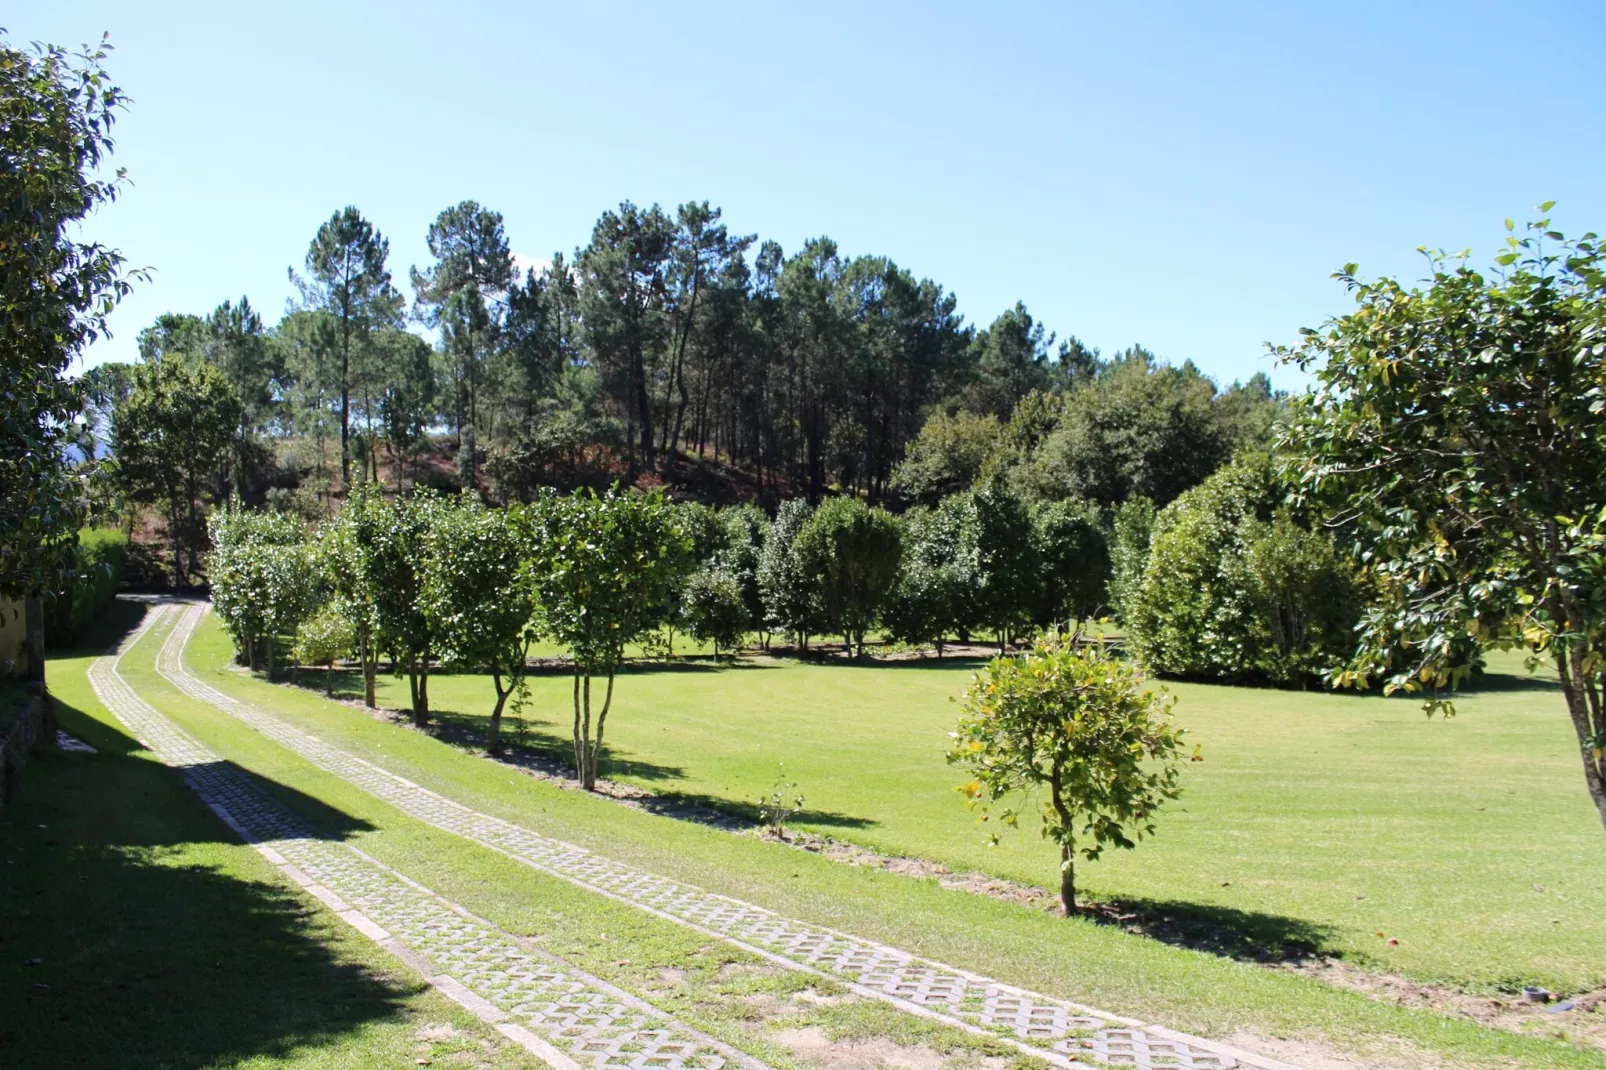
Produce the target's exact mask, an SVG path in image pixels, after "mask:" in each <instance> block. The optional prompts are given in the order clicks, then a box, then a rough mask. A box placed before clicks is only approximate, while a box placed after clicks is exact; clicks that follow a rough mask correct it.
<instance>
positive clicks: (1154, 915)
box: [1078, 898, 1336, 965]
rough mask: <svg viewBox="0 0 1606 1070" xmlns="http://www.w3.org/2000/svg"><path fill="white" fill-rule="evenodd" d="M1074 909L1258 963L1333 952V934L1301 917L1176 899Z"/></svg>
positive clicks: (1116, 901) (1287, 961)
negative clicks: (1330, 948) (1331, 946)
mask: <svg viewBox="0 0 1606 1070" xmlns="http://www.w3.org/2000/svg"><path fill="white" fill-rule="evenodd" d="M1078 913H1079V914H1080V915H1081V916H1082V917H1084V918H1087V919H1089V920H1091V921H1094V922H1097V923H1099V924H1101V925H1110V926H1114V927H1117V928H1121V929H1124V930H1126V931H1127V932H1130V933H1139V934H1141V935H1143V936H1147V937H1149V938H1150V939H1152V940H1158V941H1159V942H1161V943H1164V944H1170V945H1172V946H1173V947H1185V948H1188V949H1190V950H1193V951H1203V952H1206V953H1207V954H1211V955H1221V956H1223V957H1226V958H1232V959H1237V960H1239V961H1242V962H1253V963H1258V964H1261V965H1267V964H1274V965H1275V964H1281V965H1293V964H1297V963H1301V962H1305V961H1306V960H1308V959H1312V958H1328V957H1332V955H1333V952H1331V951H1329V950H1327V948H1328V947H1329V946H1330V944H1331V943H1332V940H1333V938H1334V936H1335V934H1336V930H1334V929H1333V928H1332V927H1330V926H1326V925H1319V924H1316V923H1314V922H1310V921H1306V920H1304V919H1301V918H1288V917H1284V916H1282V915H1280V914H1263V913H1260V912H1258V911H1251V910H1235V909H1233V908H1232V907H1222V906H1212V905H1205V904H1200V903H1187V902H1182V901H1179V900H1166V899H1121V898H1117V899H1106V900H1100V901H1097V902H1091V903H1083V904H1081V905H1080V907H1079V909H1078Z"/></svg>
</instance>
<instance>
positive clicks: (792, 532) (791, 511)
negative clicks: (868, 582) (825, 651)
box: [758, 498, 820, 650]
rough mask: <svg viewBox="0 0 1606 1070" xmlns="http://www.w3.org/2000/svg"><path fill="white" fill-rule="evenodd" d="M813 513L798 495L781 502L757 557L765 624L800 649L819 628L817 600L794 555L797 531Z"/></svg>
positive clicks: (800, 563) (805, 646)
mask: <svg viewBox="0 0 1606 1070" xmlns="http://www.w3.org/2000/svg"><path fill="white" fill-rule="evenodd" d="M813 515H814V509H813V507H812V506H810V505H809V503H808V502H806V501H803V500H802V499H801V498H794V499H793V500H791V501H786V502H782V503H781V508H780V511H779V512H778V513H776V515H775V522H774V523H773V524H771V525H770V529H769V533H768V534H767V535H766V536H765V538H764V550H763V552H762V553H761V554H760V555H759V560H758V590H759V596H760V597H761V598H762V599H763V601H764V624H765V626H766V627H768V628H769V629H770V630H771V631H777V632H781V633H783V634H786V635H790V636H791V637H792V639H793V641H794V642H795V643H797V645H798V647H799V648H801V649H803V650H807V649H808V646H809V636H810V634H812V633H814V632H818V631H819V630H820V606H819V600H818V598H817V597H816V592H815V590H814V589H813V587H812V586H811V585H810V581H809V577H808V574H807V573H806V572H805V571H804V569H803V563H802V561H801V560H800V559H799V558H798V554H797V536H798V533H799V532H800V531H802V530H803V526H804V525H805V524H807V523H808V520H809V518H810V517H811V516H813Z"/></svg>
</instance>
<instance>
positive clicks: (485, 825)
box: [157, 605, 1294, 1070]
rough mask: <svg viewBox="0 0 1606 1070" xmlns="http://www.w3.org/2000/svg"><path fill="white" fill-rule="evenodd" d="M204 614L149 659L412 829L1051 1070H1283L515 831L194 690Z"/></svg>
mask: <svg viewBox="0 0 1606 1070" xmlns="http://www.w3.org/2000/svg"><path fill="white" fill-rule="evenodd" d="M203 611H204V607H202V606H193V605H192V606H189V607H187V608H186V609H184V611H183V616H182V617H181V618H180V621H179V623H178V624H177V625H176V626H175V627H174V628H173V631H172V633H171V634H170V635H169V636H168V638H167V641H166V643H165V644H164V645H163V647H162V650H161V653H160V654H159V655H158V658H157V668H158V670H159V671H160V672H161V674H162V675H163V676H164V677H166V678H167V679H168V680H170V681H171V682H172V683H173V684H174V685H175V686H177V687H178V688H179V689H180V690H182V691H184V692H185V693H186V694H188V695H190V696H191V697H193V698H195V699H197V700H199V701H202V702H205V703H208V704H210V705H212V706H215V707H217V708H218V709H220V710H222V711H223V712H225V713H228V714H230V715H231V716H233V717H235V718H237V719H239V720H241V721H243V722H245V723H246V724H249V725H251V726H252V727H253V728H255V729H257V731H259V732H261V733H262V734H263V735H265V736H267V737H268V738H269V739H272V740H274V741H275V742H277V743H279V744H281V745H282V746H284V747H286V748H288V749H289V750H291V751H293V752H295V753H297V754H299V755H301V756H302V757H303V758H305V759H307V760H308V761H310V762H312V763H313V764H314V765H316V766H318V767H319V768H321V769H324V770H325V771H327V772H330V773H333V774H334V775H336V776H338V777H341V778H343V779H344V780H346V781H348V782H350V783H352V784H354V785H356V786H357V787H360V788H362V789H363V790H365V791H367V792H369V793H370V794H372V795H374V796H376V797H377V798H379V799H382V800H384V801H385V802H387V803H389V804H390V805H392V806H394V807H396V808H397V809H398V810H401V811H402V812H403V813H406V814H408V815H409V816H411V817H414V818H416V819H418V820H420V821H423V822H425V823H427V824H431V825H434V826H436V827H437V828H441V829H444V830H445V831H448V832H452V833H455V834H457V835H459V836H462V837H464V838H466V839H469V840H472V841H474V842H476V843H479V844H482V845H484V846H486V847H489V848H491V849H493V850H496V851H499V852H501V853H502V854H505V855H507V856H509V857H511V858H513V859H515V860H517V861H520V862H523V863H525V864H526V865H529V866H531V867H533V868H535V869H538V870H541V871H542V872H545V873H548V874H551V875H554V876H557V877H560V878H563V879H565V880H568V881H570V882H571V883H574V884H577V885H579V886H581V887H583V888H587V889H590V890H592V891H596V892H600V893H602V894H604V895H607V896H609V897H611V898H614V899H617V900H619V901H621V902H624V903H629V904H631V905H633V906H636V907H638V908H640V909H642V910H645V911H648V912H649V913H652V914H654V915H656V916H658V917H661V918H666V919H669V920H671V921H675V922H678V923H680V924H682V925H686V926H688V927H690V928H693V929H696V930H698V931H700V932H703V933H705V934H708V935H711V936H715V937H719V938H722V939H724V940H727V941H729V942H730V943H733V944H735V945H737V946H738V947H741V948H744V949H746V950H748V951H751V952H753V953H755V954H757V955H760V956H761V957H763V958H765V959H768V960H769V961H771V962H774V963H776V964H778V965H781V966H785V967H787V968H790V969H795V970H802V971H806V972H810V973H816V974H821V975H824V976H826V977H829V978H831V979H833V980H836V981H838V982H841V983H844V984H846V985H847V986H848V987H849V988H850V989H851V990H853V991H854V992H856V993H858V994H859V995H862V996H866V997H870V998H875V999H880V1000H883V1001H885V1002H888V1003H891V1004H893V1005H894V1006H897V1007H899V1008H900V1009H902V1010H905V1011H907V1012H910V1013H914V1014H919V1015H923V1016H925V1017H928V1018H933V1019H936V1020H938V1021H941V1022H944V1023H947V1024H949V1025H953V1026H957V1027H958V1028H961V1029H964V1030H966V1031H968V1032H971V1033H976V1034H981V1035H987V1036H993V1037H997V1038H999V1039H1002V1040H1004V1041H1006V1042H1008V1043H1011V1044H1013V1045H1014V1046H1015V1047H1017V1048H1018V1049H1020V1050H1021V1051H1023V1052H1026V1053H1029V1054H1031V1055H1034V1056H1036V1057H1038V1058H1041V1059H1044V1060H1045V1061H1047V1062H1049V1063H1051V1064H1053V1065H1057V1066H1070V1065H1072V1064H1074V1063H1077V1062H1086V1061H1093V1062H1099V1063H1104V1064H1113V1065H1118V1066H1135V1067H1142V1068H1146V1070H1160V1068H1173V1067H1176V1068H1185V1070H1231V1068H1236V1067H1247V1068H1258V1070H1294V1068H1292V1067H1289V1066H1288V1065H1287V1064H1285V1063H1279V1062H1276V1061H1273V1060H1271V1059H1267V1058H1265V1057H1264V1056H1259V1055H1253V1054H1251V1053H1248V1052H1244V1051H1240V1050H1237V1049H1233V1048H1230V1047H1227V1046H1225V1045H1221V1044H1217V1043H1215V1042H1212V1041H1207V1040H1203V1039H1200V1038H1197V1037H1192V1036H1188V1035H1186V1034H1182V1033H1177V1032H1174V1031H1172V1030H1169V1029H1164V1028H1162V1027H1158V1026H1153V1025H1145V1024H1143V1023H1140V1022H1136V1021H1133V1020H1131V1019H1127V1018H1122V1017H1120V1016H1118V1015H1112V1014H1107V1013H1105V1012H1103V1011H1098V1010H1094V1009H1093V1008H1091V1007H1084V1006H1080V1005H1078V1004H1075V1003H1071V1002H1069V1001H1066V1000H1061V999H1056V998H1054V997H1051V996H1046V995H1042V994H1039V993H1036V992H1030V991H1027V990H1025V989H1021V988H1016V987H1014V986H1012V985H1007V984H1003V983H1002V982H999V981H995V980H992V979H990V978H987V977H982V976H979V975H977V974H974V973H971V972H969V971H965V970H960V969H956V968H954V967H951V966H945V965H943V964H941V963H938V962H933V961H930V960H927V959H922V958H919V957H917V956H915V955H912V954H910V953H908V952H905V951H900V950H898V949H896V948H891V947H886V946H884V945H881V944H877V943H873V942H871V941H869V940H864V939H860V938H859V937H855V936H850V935H847V934H845V933H839V932H835V931H833V930H830V929H826V928H824V927H822V926H818V925H812V924H809V923H806V922H801V921H795V920H792V919H788V918H784V917H782V916H780V915H778V914H776V913H774V912H773V911H769V910H765V909H764V908H762V907H758V906H754V905H753V904H750V903H745V902H742V901H740V900H737V899H733V898H730V897H728V896H723V895H718V894H715V893H712V892H707V891H704V890H703V889H700V888H696V887H693V886H691V885H688V884H683V883H681V882H679V881H675V880H671V879H669V878H666V877H662V876H658V875H656V874H653V873H648V872H645V871H643V870H640V869H637V868H635V867H633V866H629V865H625V864H624V863H620V862H615V861H613V860H611V859H608V858H605V857H603V856H601V855H598V854H595V853H594V852H591V851H587V850H585V849H583V848H580V847H577V846H574V845H572V844H568V843H564V842H562V841H560V840H556V839H552V838H550V837H547V836H542V835H539V834H537V833H535V832H532V831H530V830H529V829H526V828H524V827H522V826H520V825H515V824H513V823H511V822H508V821H504V820H502V819H500V818H496V817H492V816H490V815H488V814H482V813H479V812H477V811H474V810H471V809H469V808H468V807H465V806H463V805H461V804H459V803H456V802H454V801H452V800H450V799H447V798H445V797H443V796H441V795H438V794H436V793H435V792H432V791H429V790H427V789H425V788H422V787H420V786H419V785H417V784H414V783H412V782H411V781H409V780H406V779H404V778H402V777H400V776H397V775H396V774H394V773H391V772H389V771H387V770H385V769H382V768H380V767H379V766H377V765H374V764H373V763H371V762H368V761H365V760H364V759H362V758H359V757H357V756H356V755H353V754H350V753H348V752H346V751H343V750H341V749H339V748H338V747H334V746H331V745H330V744H327V743H325V742H323V741H322V740H320V739H318V738H317V737H315V736H311V735H308V734H307V733H305V732H302V731H300V730H299V729H297V728H294V727H292V726H291V725H289V724H287V723H285V722H284V721H281V720H280V719H279V718H278V717H276V716H275V715H273V714H271V713H269V712H267V711H265V710H262V709H260V708H258V707H255V706H252V705H249V704H247V703H245V702H241V701H239V700H238V699H235V698H233V697H231V696H229V695H226V694H224V693H223V692H221V691H219V690H217V689H216V688H213V687H211V686H210V685H208V684H206V683H204V682H203V681H201V680H200V679H199V678H197V677H196V676H194V675H193V674H192V673H190V671H189V670H188V669H187V668H186V667H185V665H184V663H183V656H182V655H183V650H184V648H185V646H186V645H187V644H188V642H189V639H190V636H191V635H192V634H193V632H194V630H195V627H196V625H197V623H198V622H199V621H200V619H201V616H202V613H203Z"/></svg>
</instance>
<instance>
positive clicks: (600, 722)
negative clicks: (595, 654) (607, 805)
mask: <svg viewBox="0 0 1606 1070" xmlns="http://www.w3.org/2000/svg"><path fill="white" fill-rule="evenodd" d="M613 675H614V670H613V669H612V668H609V670H608V692H607V694H606V695H604V696H603V699H602V712H601V713H599V714H597V742H596V746H595V747H593V748H592V751H591V784H590V785H589V786H588V788H587V790H593V789H595V788H596V785H597V766H598V765H599V764H601V761H602V729H603V726H604V725H605V724H606V723H607V721H608V710H609V708H610V707H612V706H613ZM590 704H591V696H590V694H589V693H587V695H586V705H587V706H590Z"/></svg>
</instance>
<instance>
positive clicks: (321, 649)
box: [290, 602, 358, 694]
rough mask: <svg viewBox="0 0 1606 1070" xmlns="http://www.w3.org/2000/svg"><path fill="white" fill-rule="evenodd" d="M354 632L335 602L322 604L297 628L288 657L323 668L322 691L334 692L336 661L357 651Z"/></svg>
mask: <svg viewBox="0 0 1606 1070" xmlns="http://www.w3.org/2000/svg"><path fill="white" fill-rule="evenodd" d="M357 649H358V648H357V630H356V628H354V627H352V623H351V617H350V616H349V615H348V614H346V613H345V612H342V609H341V607H340V606H339V605H338V604H336V603H334V602H325V603H324V604H323V605H322V606H319V607H318V609H317V610H316V611H315V612H314V613H313V614H312V615H311V616H309V617H307V619H306V620H303V621H302V622H301V626H300V627H298V628H297V629H296V641H295V645H294V646H293V647H291V650H290V656H291V657H293V658H295V660H296V662H297V663H298V664H301V665H322V666H324V670H325V671H324V690H325V691H327V692H329V693H331V694H332V693H333V691H334V667H335V662H336V661H337V660H339V659H341V658H347V657H350V656H351V655H352V654H354V653H356V652H357Z"/></svg>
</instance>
